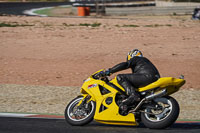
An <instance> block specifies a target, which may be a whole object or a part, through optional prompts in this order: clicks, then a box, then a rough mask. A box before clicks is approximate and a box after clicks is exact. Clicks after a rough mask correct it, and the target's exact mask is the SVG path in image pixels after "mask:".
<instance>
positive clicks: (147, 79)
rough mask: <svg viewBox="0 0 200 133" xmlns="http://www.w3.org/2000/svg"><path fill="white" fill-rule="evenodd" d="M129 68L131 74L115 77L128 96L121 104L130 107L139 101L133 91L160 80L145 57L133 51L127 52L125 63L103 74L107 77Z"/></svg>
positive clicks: (138, 97)
mask: <svg viewBox="0 0 200 133" xmlns="http://www.w3.org/2000/svg"><path fill="white" fill-rule="evenodd" d="M128 68H131V69H132V73H131V74H119V75H117V81H118V83H119V84H120V85H121V86H122V87H123V88H124V89H125V91H126V94H127V95H128V96H129V97H128V98H127V99H125V100H124V101H123V104H125V105H130V104H132V103H134V102H137V101H139V100H140V96H139V94H138V93H137V92H136V91H135V90H136V89H137V88H139V87H144V86H146V85H148V84H150V83H152V82H155V81H156V80H158V79H159V78H160V74H159V72H158V70H157V69H156V67H155V66H154V65H153V64H152V63H151V62H150V61H149V60H148V59H147V58H145V57H143V55H142V53H141V51H139V50H138V49H134V50H132V51H130V52H129V54H128V56H127V62H122V63H119V64H117V65H115V66H114V67H112V68H109V69H108V70H107V71H105V73H106V74H107V75H110V74H113V73H116V72H118V71H121V70H125V69H128Z"/></svg>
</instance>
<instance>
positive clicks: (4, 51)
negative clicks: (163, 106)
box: [0, 16, 200, 119]
mask: <svg viewBox="0 0 200 133" xmlns="http://www.w3.org/2000/svg"><path fill="white" fill-rule="evenodd" d="M0 23H1V24H2V23H4V24H8V25H16V27H0V40H1V41H0V75H1V76H0V84H1V88H0V89H1V95H0V111H10V112H13V111H25V112H48V113H61V112H62V111H63V108H64V106H65V105H66V101H67V102H68V100H69V99H71V96H72V95H71V93H73V94H76V93H77V91H78V92H79V90H76V89H75V92H74V88H72V89H71V88H70V89H69V88H68V87H42V88H41V89H34V87H31V89H30V88H29V87H27V86H25V87H23V85H42V86H81V84H82V81H83V80H84V79H86V78H87V77H88V76H89V75H90V74H91V73H93V72H95V71H97V70H99V69H102V68H109V67H112V66H113V65H115V64H117V63H119V62H122V61H125V59H126V54H127V53H128V51H130V50H131V49H134V48H138V49H140V50H141V51H143V54H144V56H146V57H148V58H149V59H150V60H151V61H152V62H153V63H154V64H155V65H156V66H157V68H158V69H159V71H160V73H161V76H163V77H165V76H173V77H178V76H179V75H180V74H183V75H185V79H186V81H187V83H186V84H185V85H184V87H183V88H184V91H182V92H180V93H177V95H178V94H181V95H180V97H179V99H181V100H182V101H181V102H180V103H181V104H182V105H181V107H183V108H184V109H183V110H185V109H187V110H190V111H191V112H190V113H189V114H193V115H194V116H193V117H192V116H191V118H197V116H198V117H199V116H200V115H199V114H198V113H199V112H198V111H197V109H199V108H200V106H199V104H198V101H199V99H198V96H199V94H200V93H199V89H200V78H199V77H200V71H199V68H200V43H199V42H200V21H193V20H191V16H130V17H128V16H127V17H126V18H124V17H121V18H120V19H118V18H113V19H111V18H78V17H75V18H42V17H18V16H11V17H9V16H0ZM129 72H130V71H129V70H127V71H124V72H121V73H129ZM113 76H115V75H113ZM4 84H22V86H17V87H15V85H10V86H9V85H8V86H9V87H7V85H4ZM5 88H8V89H5ZM36 88H37V87H36ZM39 88H40V87H39ZM46 88H47V89H46ZM54 88H58V89H54ZM66 88H67V90H66ZM75 88H76V87H75ZM2 90H3V91H2ZM72 90H73V91H72ZM7 91H8V92H7ZM63 92H66V93H64V94H65V95H63ZM189 92H191V93H189ZM49 93H50V94H49ZM48 94H49V96H51V97H48ZM45 95H47V97H45ZM10 96H13V97H14V99H12V98H11V99H12V100H14V101H15V102H14V101H12V100H10V99H9V97H10ZM187 98H189V100H188V99H187ZM25 99H28V100H25ZM56 99H59V100H56ZM195 100H196V102H195ZM186 102H188V104H185V103H186ZM16 103H18V104H16ZM189 103H191V104H189ZM51 104H52V105H51ZM193 104H194V105H193ZM8 105H10V106H8ZM17 105H19V106H17ZM195 105H198V106H195ZM61 106H62V107H61ZM186 113H187V111H186V112H185V114H186ZM183 114H184V113H183ZM188 117H190V116H188V115H184V117H181V118H188ZM198 119H199V118H198Z"/></svg>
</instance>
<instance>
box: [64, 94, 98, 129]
mask: <svg viewBox="0 0 200 133" xmlns="http://www.w3.org/2000/svg"><path fill="white" fill-rule="evenodd" d="M82 99H83V97H82V96H78V97H76V98H75V99H73V100H72V101H71V102H70V103H69V104H68V105H67V107H66V109H65V120H66V122H67V123H69V124H70V125H73V126H83V125H86V124H88V123H90V122H91V121H92V120H93V118H94V114H95V108H96V104H95V102H94V101H90V102H89V103H88V105H87V106H88V109H85V108H81V109H79V108H77V107H78V106H77V105H78V103H79V102H80V101H81V100H82Z"/></svg>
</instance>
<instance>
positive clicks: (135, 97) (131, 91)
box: [121, 81, 140, 106]
mask: <svg viewBox="0 0 200 133" xmlns="http://www.w3.org/2000/svg"><path fill="white" fill-rule="evenodd" d="M121 85H122V87H123V88H124V89H125V90H126V94H127V95H128V96H129V97H128V98H127V99H125V100H123V101H122V103H123V104H124V105H128V106H129V105H132V104H133V103H134V102H139V101H140V96H139V94H138V93H137V92H136V91H135V88H134V87H133V86H132V85H131V84H130V83H128V82H127V81H124V82H123V83H121Z"/></svg>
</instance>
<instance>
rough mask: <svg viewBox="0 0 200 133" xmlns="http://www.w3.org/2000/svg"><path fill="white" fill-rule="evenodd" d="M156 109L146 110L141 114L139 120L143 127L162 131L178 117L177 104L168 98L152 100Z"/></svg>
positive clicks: (171, 98)
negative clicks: (156, 106) (155, 104)
mask: <svg viewBox="0 0 200 133" xmlns="http://www.w3.org/2000/svg"><path fill="white" fill-rule="evenodd" d="M154 102H155V103H157V105H158V108H157V109H152V108H148V107H147V108H146V109H145V112H142V113H141V120H142V122H143V123H144V125H145V126H146V127H148V128H151V129H164V128H167V127H169V126H171V125H172V124H173V123H174V122H175V121H176V120H177V118H178V116H179V112H180V109H179V104H178V102H177V101H176V100H175V99H174V98H173V97H170V96H167V97H161V98H156V99H154Z"/></svg>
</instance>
